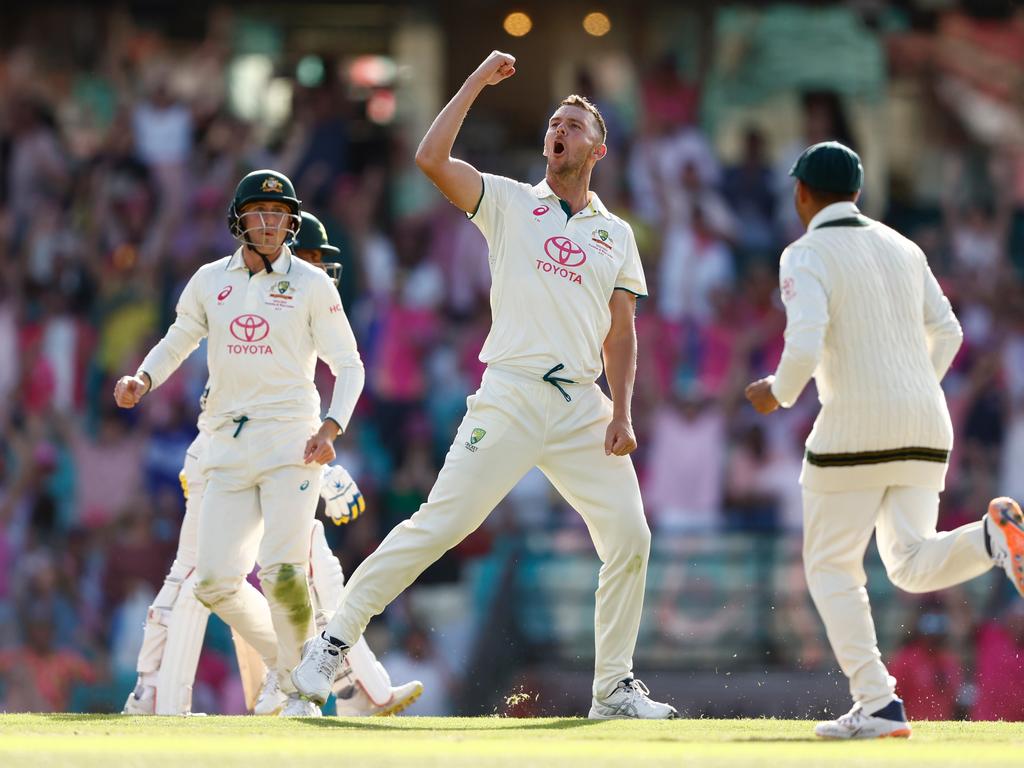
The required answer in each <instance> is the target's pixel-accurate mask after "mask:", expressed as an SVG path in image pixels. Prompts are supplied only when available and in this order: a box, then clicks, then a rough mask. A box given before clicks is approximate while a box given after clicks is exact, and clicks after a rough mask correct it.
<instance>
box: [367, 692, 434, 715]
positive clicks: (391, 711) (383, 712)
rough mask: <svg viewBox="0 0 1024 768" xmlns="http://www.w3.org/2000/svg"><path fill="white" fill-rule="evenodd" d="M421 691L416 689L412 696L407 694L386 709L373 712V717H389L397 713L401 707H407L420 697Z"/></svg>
mask: <svg viewBox="0 0 1024 768" xmlns="http://www.w3.org/2000/svg"><path fill="white" fill-rule="evenodd" d="M421 693H423V691H422V690H419V691H416V693H414V694H413V695H412V696H408V697H406V698H405V699H402V701H397V702H395V703H394V704H392V705H391V706H390V707H388V708H387V709H384V710H381V711H380V712H378V713H377V714H375V715H374V717H391V716H392V715H397V714H398V713H399V712H401V711H402V710H403V709H406V708H407V707H409V705H411V704H412V703H413V702H414V701H416V699H418V698H419V697H420V694H421Z"/></svg>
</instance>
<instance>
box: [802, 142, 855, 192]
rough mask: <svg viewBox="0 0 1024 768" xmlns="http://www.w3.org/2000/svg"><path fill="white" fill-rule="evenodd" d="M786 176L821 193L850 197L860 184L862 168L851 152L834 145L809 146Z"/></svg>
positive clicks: (846, 148)
mask: <svg viewBox="0 0 1024 768" xmlns="http://www.w3.org/2000/svg"><path fill="white" fill-rule="evenodd" d="M789 175H790V176H795V177H796V178H798V179H800V181H802V182H803V183H804V184H806V185H807V186H809V187H812V188H814V189H820V190H821V191H822V192H833V193H835V194H837V195H852V194H853V193H854V192H856V191H857V190H859V189H860V187H861V185H862V184H863V183H864V166H862V165H861V164H860V157H858V155H857V153H856V152H854V151H853V150H852V149H850V148H849V147H847V146H846V145H844V144H840V143H839V142H838V141H823V142H821V143H820V144H813V145H811V146H809V147H808V148H807V149H805V150H804V152H803V154H802V155H800V157H799V158H797V161H796V162H795V163H793V167H792V168H790V169H789Z"/></svg>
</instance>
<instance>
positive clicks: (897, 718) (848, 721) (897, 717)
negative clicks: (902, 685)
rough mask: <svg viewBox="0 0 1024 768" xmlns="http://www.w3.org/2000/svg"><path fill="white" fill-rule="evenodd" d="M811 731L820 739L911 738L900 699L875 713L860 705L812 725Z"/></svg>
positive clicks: (908, 724)
mask: <svg viewBox="0 0 1024 768" xmlns="http://www.w3.org/2000/svg"><path fill="white" fill-rule="evenodd" d="M814 733H815V735H817V736H820V737H821V738H823V739H885V738H901V739H908V738H910V723H908V722H907V715H906V712H904V710H903V702H902V701H900V700H899V699H894V700H893V701H891V702H889V703H888V704H887V705H886V706H884V707H882V709H880V710H878V711H877V712H875V713H874V714H871V715H868V714H866V713H865V712H864V710H863V709H862V708H861V705H860V704H859V703H858V704H854V705H853V709H851V710H850V711H849V712H847V713H846V714H845V715H843V716H842V717H839V718H837V719H835V720H826V721H825V722H823V723H818V724H817V725H816V726H814Z"/></svg>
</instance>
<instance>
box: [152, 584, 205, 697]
mask: <svg viewBox="0 0 1024 768" xmlns="http://www.w3.org/2000/svg"><path fill="white" fill-rule="evenodd" d="M195 580H196V575H195V573H194V572H193V573H191V574H190V575H189V576H188V578H186V579H185V580H184V581H183V582H182V583H181V589H180V590H179V591H178V596H177V600H176V601H175V603H174V607H173V610H171V611H170V614H169V617H168V620H167V626H166V645H165V648H164V653H163V660H162V661H161V662H160V671H159V672H158V673H157V680H156V714H158V715H181V714H184V713H186V712H189V711H191V709H192V684H193V683H194V682H195V678H196V667H197V666H198V665H199V653H200V651H201V650H202V648H203V636H204V635H205V634H206V622H207V620H208V619H209V618H210V611H209V609H208V608H206V606H204V605H203V604H202V603H200V602H199V601H198V600H197V599H196V597H195V593H194V591H193V589H194V587H195ZM162 591H163V590H161V592H162Z"/></svg>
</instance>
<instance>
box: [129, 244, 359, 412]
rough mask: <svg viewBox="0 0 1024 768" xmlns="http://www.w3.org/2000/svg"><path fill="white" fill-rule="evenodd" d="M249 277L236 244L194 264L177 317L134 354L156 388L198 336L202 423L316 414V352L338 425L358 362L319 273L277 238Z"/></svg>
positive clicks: (351, 404) (335, 299)
mask: <svg viewBox="0 0 1024 768" xmlns="http://www.w3.org/2000/svg"><path fill="white" fill-rule="evenodd" d="M271 269H272V271H271V272H270V273H267V272H266V271H265V270H261V271H260V272H257V273H256V274H254V275H252V276H250V275H249V270H248V268H247V267H246V266H245V262H244V261H243V259H242V249H241V248H239V249H238V250H237V251H235V253H234V254H233V255H231V256H228V257H225V258H223V259H220V260H218V261H215V262H212V263H210V264H204V265H203V266H202V267H200V268H199V270H198V271H197V272H196V273H195V275H193V276H192V279H191V280H189V282H188V285H186V286H185V290H184V291H182V294H181V298H180V299H179V300H178V306H177V313H178V316H177V318H176V319H175V321H174V324H173V325H172V326H171V327H170V328H169V329H168V330H167V334H166V335H165V336H164V338H163V339H161V340H160V342H159V343H158V344H157V345H156V346H155V347H153V349H152V350H151V351H150V353H149V354H148V355H146V359H145V360H144V361H143V362H142V366H141V368H140V369H139V370H140V371H145V372H146V373H147V374H149V377H150V379H151V380H152V382H153V388H154V389H156V388H157V387H158V386H160V385H161V384H162V383H163V382H164V381H166V380H167V378H168V377H169V376H170V375H171V374H172V373H173V372H174V371H175V370H176V369H177V368H178V366H179V365H181V363H182V361H183V360H184V359H185V358H186V357H188V355H189V354H191V353H192V351H193V350H194V349H195V348H196V347H197V346H198V345H199V342H200V340H201V339H202V338H203V337H204V336H207V337H209V342H208V345H207V350H208V352H207V354H208V364H209V369H210V382H209V394H208V395H207V398H206V414H207V415H206V418H207V419H209V422H210V427H211V429H218V428H220V427H221V426H223V425H224V423H226V421H228V420H231V419H235V418H237V417H240V416H247V417H248V418H250V419H288V420H291V419H310V420H313V419H317V418H319V417H320V396H319V394H318V393H317V390H316V386H315V385H314V384H313V372H314V369H315V367H316V359H317V357H320V358H322V359H323V360H324V361H325V362H326V363H327V364H328V365H329V366H330V369H331V372H332V373H333V374H334V375H335V377H336V378H335V384H334V393H333V395H332V398H331V407H330V409H329V410H328V412H327V416H328V417H329V418H331V419H334V420H335V421H336V422H337V423H338V424H339V425H340V426H341V427H342V429H344V428H345V427H346V426H347V424H348V421H349V418H350V417H351V416H352V411H353V409H354V408H355V404H356V400H357V399H358V398H359V393H360V392H361V391H362V388H363V379H364V373H363V364H362V361H361V360H360V358H359V352H358V350H357V349H356V340H355V336H354V335H353V334H352V328H351V327H350V326H349V322H348V318H347V317H346V315H345V311H344V309H343V308H342V306H341V299H340V297H339V296H338V292H337V290H335V287H334V284H333V283H332V282H331V279H330V278H329V277H328V276H327V273H326V272H324V271H323V270H322V269H319V268H318V267H315V266H312V265H310V264H307V263H306V262H304V261H302V259H299V258H297V257H295V256H293V255H292V254H291V251H289V250H288V248H287V247H284V248H282V250H281V253H280V255H279V256H278V257H277V259H276V260H275V261H274V262H273V263H272V264H271Z"/></svg>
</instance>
